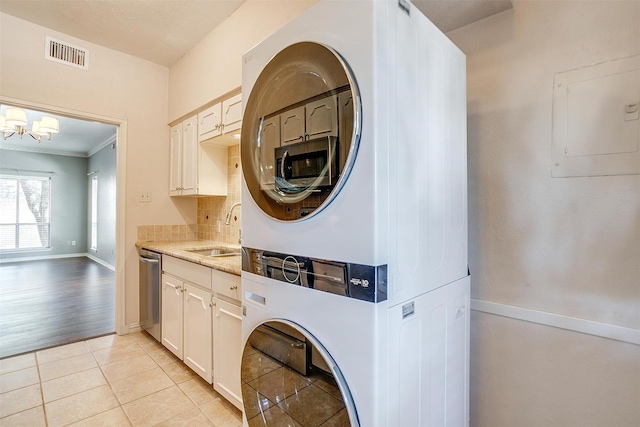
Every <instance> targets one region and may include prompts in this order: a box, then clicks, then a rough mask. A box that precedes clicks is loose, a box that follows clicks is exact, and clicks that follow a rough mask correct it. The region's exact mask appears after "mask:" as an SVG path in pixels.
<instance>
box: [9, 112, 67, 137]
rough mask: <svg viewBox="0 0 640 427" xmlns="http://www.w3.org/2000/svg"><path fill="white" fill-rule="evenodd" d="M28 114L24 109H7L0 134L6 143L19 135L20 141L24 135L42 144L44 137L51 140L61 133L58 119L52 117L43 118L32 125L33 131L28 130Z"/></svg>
mask: <svg viewBox="0 0 640 427" xmlns="http://www.w3.org/2000/svg"><path fill="white" fill-rule="evenodd" d="M27 124H28V122H27V113H26V112H25V111H24V110H23V109H22V108H16V107H7V111H6V116H2V115H0V132H2V137H3V138H4V140H5V141H6V140H7V138H10V137H12V136H13V135H18V136H19V137H20V139H22V136H23V135H24V134H27V135H29V136H30V137H31V138H33V139H35V140H36V141H38V142H40V140H41V139H42V137H43V136H46V137H47V139H48V140H51V134H54V133H58V132H59V131H60V124H59V123H58V119H56V118H55V117H50V116H42V118H41V119H40V120H38V121H35V120H34V121H33V122H32V123H31V131H28V130H27Z"/></svg>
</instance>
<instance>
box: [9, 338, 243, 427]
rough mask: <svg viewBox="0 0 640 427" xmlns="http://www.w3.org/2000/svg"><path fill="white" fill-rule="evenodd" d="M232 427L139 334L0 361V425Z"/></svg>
mask: <svg viewBox="0 0 640 427" xmlns="http://www.w3.org/2000/svg"><path fill="white" fill-rule="evenodd" d="M67 425H73V426H91V427H93V426H109V427H111V426H131V425H132V426H163V427H164V426H167V427H168V426H203V427H204V426H215V427H238V426H241V425H242V413H241V412H240V411H239V410H238V409H237V408H235V407H234V406H233V405H232V404H231V403H229V402H228V401H227V400H226V399H224V398H223V397H222V396H220V395H219V394H218V393H216V392H215V391H214V390H213V387H212V386H211V385H210V384H207V383H206V382H205V381H204V380H202V379H201V378H200V377H198V376H197V375H196V374H195V373H194V372H193V371H191V369H189V368H188V367H187V366H186V365H185V364H184V363H182V362H181V361H180V360H178V359H177V358H176V357H175V356H173V354H171V353H170V352H169V351H168V350H166V349H165V348H164V347H163V346H162V345H160V344H159V343H158V342H157V341H155V340H154V339H153V338H151V337H150V336H149V335H147V334H146V333H143V332H136V333H131V334H129V335H124V336H117V335H109V336H105V337H100V338H95V339H91V340H87V341H82V342H77V343H74V344H68V345H64V346H60V347H55V348H50V349H47V350H42V351H36V352H34V353H28V354H24V355H21V356H15V357H11V358H7V359H2V360H0V426H2V427H4V426H28V427H36V426H49V427H57V426H67Z"/></svg>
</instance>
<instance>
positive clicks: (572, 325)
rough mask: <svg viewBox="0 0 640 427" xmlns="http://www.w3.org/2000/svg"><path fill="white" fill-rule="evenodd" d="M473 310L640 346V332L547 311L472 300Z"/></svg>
mask: <svg viewBox="0 0 640 427" xmlns="http://www.w3.org/2000/svg"><path fill="white" fill-rule="evenodd" d="M471 309H472V310H476V311H481V312H483V313H490V314H495V315H498V316H503V317H509V318H511V319H518V320H524V321H526V322H532V323H538V324H540V325H545V326H551V327H554V328H560V329H567V330H570V331H574V332H580V333H583V334H589V335H595V336H598V337H603V338H609V339H612V340H616V341H622V342H627V343H630V344H636V345H640V330H638V329H632V328H625V327H622V326H616V325H610V324H608V323H600V322H594V321H591V320H585V319H580V318H577V317H569V316H564V315H561V314H555V313H548V312H545V311H538V310H531V309H528V308H523V307H517V306H514V305H506V304H498V303H495V302H489V301H483V300H478V299H471Z"/></svg>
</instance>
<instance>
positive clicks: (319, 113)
mask: <svg viewBox="0 0 640 427" xmlns="http://www.w3.org/2000/svg"><path fill="white" fill-rule="evenodd" d="M326 136H338V99H337V97H336V96H328V97H325V98H322V99H319V100H316V101H312V102H309V103H307V104H305V105H301V106H299V107H296V108H292V109H290V110H287V111H285V112H284V113H281V114H280V142H281V145H289V144H295V143H298V142H303V141H308V140H311V139H317V138H321V137H326Z"/></svg>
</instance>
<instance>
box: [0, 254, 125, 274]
mask: <svg viewBox="0 0 640 427" xmlns="http://www.w3.org/2000/svg"><path fill="white" fill-rule="evenodd" d="M79 257H87V258H89V259H90V260H92V261H95V262H97V263H98V264H100V265H103V266H104V267H107V268H108V269H109V270H111V271H116V268H115V267H114V266H113V265H111V264H109V263H107V262H105V261H103V260H101V259H100V258H98V257H96V256H94V255H91V254H88V253H75V254H61V255H43V256H31V257H22V258H2V259H0V264H3V263H6V262H20V261H40V260H45V259H59V258H79Z"/></svg>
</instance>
